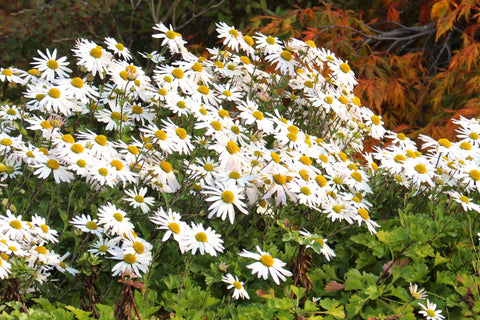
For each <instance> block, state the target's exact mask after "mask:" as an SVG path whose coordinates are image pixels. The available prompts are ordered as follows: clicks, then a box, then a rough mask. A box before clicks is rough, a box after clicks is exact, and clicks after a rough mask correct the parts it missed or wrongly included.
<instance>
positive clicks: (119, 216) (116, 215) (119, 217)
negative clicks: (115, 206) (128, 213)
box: [113, 212, 123, 222]
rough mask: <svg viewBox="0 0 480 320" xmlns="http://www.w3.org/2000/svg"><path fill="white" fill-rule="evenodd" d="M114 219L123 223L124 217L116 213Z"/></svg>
mask: <svg viewBox="0 0 480 320" xmlns="http://www.w3.org/2000/svg"><path fill="white" fill-rule="evenodd" d="M113 218H115V220H117V221H118V222H122V221H123V215H122V214H121V213H118V212H115V213H114V214H113Z"/></svg>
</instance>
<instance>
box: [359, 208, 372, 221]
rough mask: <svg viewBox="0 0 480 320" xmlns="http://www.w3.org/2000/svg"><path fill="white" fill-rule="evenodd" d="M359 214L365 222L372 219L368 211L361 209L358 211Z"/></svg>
mask: <svg viewBox="0 0 480 320" xmlns="http://www.w3.org/2000/svg"><path fill="white" fill-rule="evenodd" d="M357 212H358V214H359V215H360V217H362V218H363V219H364V220H368V219H370V215H369V214H368V211H367V210H365V209H363V208H360V209H358V211H357Z"/></svg>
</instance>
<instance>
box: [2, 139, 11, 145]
mask: <svg viewBox="0 0 480 320" xmlns="http://www.w3.org/2000/svg"><path fill="white" fill-rule="evenodd" d="M12 143H13V142H12V140H10V139H9V138H3V139H2V140H0V144H1V145H3V146H11V145H12Z"/></svg>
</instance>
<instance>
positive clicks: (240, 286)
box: [232, 281, 242, 290]
mask: <svg viewBox="0 0 480 320" xmlns="http://www.w3.org/2000/svg"><path fill="white" fill-rule="evenodd" d="M232 284H233V286H234V287H235V288H236V289H237V290H241V289H242V284H241V283H240V282H238V281H233V283H232Z"/></svg>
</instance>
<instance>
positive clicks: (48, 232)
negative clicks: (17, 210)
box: [0, 209, 78, 283]
mask: <svg viewBox="0 0 480 320" xmlns="http://www.w3.org/2000/svg"><path fill="white" fill-rule="evenodd" d="M57 242H58V232H57V231H56V230H54V229H52V228H50V227H49V226H48V225H47V222H46V219H45V218H44V217H41V216H39V215H38V214H34V215H33V216H32V217H31V219H30V220H29V221H28V220H24V219H23V218H22V216H21V215H17V216H15V215H14V214H13V213H12V212H11V211H10V210H8V209H7V210H6V213H5V215H1V216H0V279H6V278H8V276H9V274H11V268H12V263H11V262H12V261H14V263H17V262H18V261H19V260H22V261H24V262H25V263H26V265H27V266H28V268H29V269H30V270H32V273H33V275H34V279H35V280H36V281H37V282H38V283H43V282H44V281H45V280H46V279H47V277H48V276H49V275H50V274H51V272H52V271H53V270H54V269H55V270H58V271H60V272H69V273H71V274H76V273H77V272H78V271H77V270H75V269H73V268H71V267H69V266H67V265H66V263H65V262H64V260H65V258H67V257H68V256H69V253H66V254H65V255H63V256H60V255H59V254H57V253H55V252H54V251H53V250H50V249H48V246H49V245H51V244H55V243H57ZM10 258H11V259H10Z"/></svg>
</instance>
